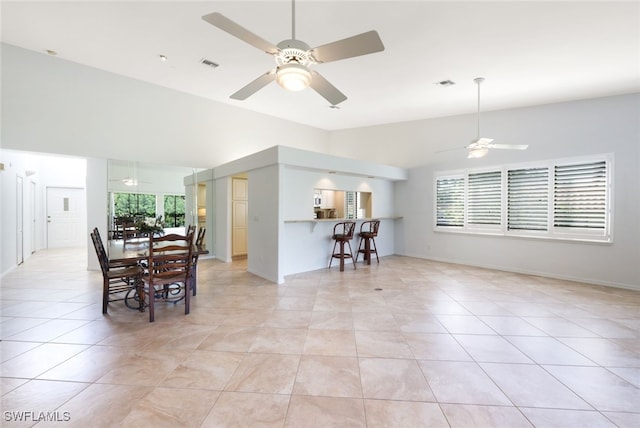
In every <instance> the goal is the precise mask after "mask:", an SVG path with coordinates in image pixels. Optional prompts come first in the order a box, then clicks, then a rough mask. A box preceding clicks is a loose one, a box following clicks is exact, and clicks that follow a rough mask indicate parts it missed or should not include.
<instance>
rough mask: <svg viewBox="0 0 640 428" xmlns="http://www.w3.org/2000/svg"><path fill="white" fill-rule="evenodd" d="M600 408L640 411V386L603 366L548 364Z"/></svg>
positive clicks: (550, 371)
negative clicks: (639, 405)
mask: <svg viewBox="0 0 640 428" xmlns="http://www.w3.org/2000/svg"><path fill="white" fill-rule="evenodd" d="M544 369H545V370H546V371H548V372H549V373H551V374H552V375H553V376H554V377H555V378H556V379H559V380H560V381H561V382H562V383H564V384H565V385H567V386H568V387H569V388H571V390H572V391H574V392H576V393H577V394H578V395H580V396H581V397H582V398H583V399H584V400H586V401H587V402H588V403H589V404H591V405H592V406H593V407H594V408H596V409H597V410H600V411H603V412H636V413H638V412H640V408H639V407H638V404H639V403H640V388H637V387H635V386H633V385H632V384H630V383H629V382H627V381H625V380H623V379H621V378H620V377H619V376H616V375H615V374H613V373H611V372H610V371H608V370H607V369H604V368H602V367H577V366H549V365H547V366H544Z"/></svg>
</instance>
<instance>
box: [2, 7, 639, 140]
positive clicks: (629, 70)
mask: <svg viewBox="0 0 640 428" xmlns="http://www.w3.org/2000/svg"><path fill="white" fill-rule="evenodd" d="M1 7H2V10H1V18H2V40H3V42H5V43H9V44H12V45H16V46H19V47H23V48H26V49H30V50H34V51H38V52H42V53H43V55H46V53H45V52H46V50H47V49H50V50H54V51H56V52H58V55H57V58H61V59H64V60H69V61H74V62H77V63H81V64H85V65H88V66H92V67H95V68H98V69H102V70H107V71H110V72H113V73H117V74H120V75H123V76H128V77H132V78H134V79H139V80H143V81H147V82H151V83H154V84H157V85H160V86H164V87H167V88H172V89H175V90H178V91H183V92H187V93H190V94H194V95H197V96H201V97H205V98H209V99H212V100H215V101H219V102H222V103H226V104H229V105H233V106H237V107H241V108H246V109H249V110H253V111H256V112H261V113H265V114H268V115H272V116H276V117H280V118H284V119H288V120H291V121H295V122H299V123H303V124H308V125H311V126H314V127H318V128H321V129H327V130H335V129H345V128H353V127H361V126H368V125H375V124H381V123H390V122H400V121H408V120H415V119H423V118H431V117H441V116H449V115H455V114H464V113H472V112H475V109H476V87H475V84H474V83H473V79H474V78H475V77H480V76H482V77H485V78H486V81H485V83H484V84H483V85H482V109H483V110H498V109H505V108H514V107H522V106H528V105H538V104H545V103H553V102H560V101H568V100H575V99H584V98H592V97H600V96H607V95H617V94H624V93H632V92H639V91H640V71H639V69H640V3H639V2H637V1H634V2H626V3H615V2H610V1H606V2H575V1H562V2H523V1H510V2H478V1H472V2H454V1H447V2H430V1H410V2H403V1H386V2H383V1H325V0H323V1H305V0H302V1H298V2H296V36H297V38H298V39H300V40H303V41H305V42H306V43H307V44H309V45H310V46H312V47H313V46H319V45H322V44H325V43H329V42H333V41H336V40H339V39H342V38H345V37H349V36H352V35H356V34H359V33H362V32H365V31H369V30H372V29H373V30H377V31H378V33H379V34H380V37H381V39H382V41H383V43H384V45H385V48H386V49H385V51H383V52H380V53H376V54H371V55H367V56H361V57H357V58H351V59H347V60H343V61H337V62H334V63H328V64H318V65H316V66H315V67H314V69H315V70H316V71H318V72H320V73H321V74H322V75H323V76H324V77H325V78H326V79H327V80H329V81H330V82H331V83H333V84H334V85H335V86H336V87H337V88H338V89H340V90H341V91H342V92H343V93H345V94H346V95H347V97H348V99H347V101H345V102H343V103H342V104H340V107H341V108H340V109H339V110H336V109H330V108H328V102H327V101H325V100H324V98H322V97H320V95H318V94H316V93H315V92H314V91H312V90H311V89H307V90H305V91H303V92H298V93H290V92H286V91H284V90H283V89H281V88H280V87H279V86H278V85H277V84H276V83H271V84H270V85H269V86H267V87H266V88H264V89H262V90H261V91H259V92H258V93H256V94H254V95H253V96H251V97H250V98H248V99H247V100H245V101H236V100H231V99H230V98H229V95H231V94H232V93H234V92H235V91H236V90H238V89H240V88H241V87H243V86H244V85H246V84H247V83H249V82H250V81H252V80H253V79H255V78H257V77H258V76H260V75H261V74H263V73H264V72H266V71H267V70H269V69H271V68H273V67H274V62H273V58H272V57H270V56H269V55H267V54H265V53H263V52H261V51H259V50H258V49H256V48H254V47H253V46H250V45H248V44H246V43H244V42H242V41H240V40H238V39H236V38H234V37H232V36H230V35H228V34H227V33H225V32H223V31H221V30H219V29H217V28H215V27H213V26H211V25H210V24H208V23H206V22H205V21H203V20H202V19H201V17H202V16H203V15H206V14H209V13H211V12H221V13H222V14H224V15H225V16H226V17H228V18H229V19H231V20H233V21H235V22H237V23H238V24H240V25H241V26H243V27H245V28H247V29H248V30H250V31H252V32H253V33H255V34H257V35H259V36H261V37H262V38H264V39H266V40H268V41H270V42H272V43H274V44H276V43H278V42H279V41H281V40H284V39H289V38H291V2H289V1H256V2H244V1H217V2H186V1H179V2H167V1H155V2H150V1H142V2H124V1H119V2H97V1H75V2H54V1H44V2H32V1H17V2H11V1H2V4H1ZM161 54H162V55H166V57H167V58H168V61H166V62H161V61H160V60H159V55H161ZM202 58H207V59H209V60H211V61H214V62H216V63H218V64H220V66H219V67H218V68H216V69H212V68H210V67H206V66H204V65H202V64H200V60H201V59H202ZM445 79H451V80H453V81H455V82H456V85H454V86H451V87H440V86H437V85H435V84H434V83H435V82H438V81H441V80H445Z"/></svg>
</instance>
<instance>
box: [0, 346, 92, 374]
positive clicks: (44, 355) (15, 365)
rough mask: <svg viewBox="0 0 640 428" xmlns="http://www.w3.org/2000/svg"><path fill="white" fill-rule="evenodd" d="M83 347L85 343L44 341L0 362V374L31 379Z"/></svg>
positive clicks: (84, 347) (80, 350) (82, 349)
mask: <svg viewBox="0 0 640 428" xmlns="http://www.w3.org/2000/svg"><path fill="white" fill-rule="evenodd" d="M85 349H87V346H86V345H63V344H58V343H44V344H42V345H40V346H38V347H36V348H33V349H31V350H29V351H26V352H24V353H22V354H20V355H18V356H16V357H14V358H11V359H10V360H7V361H5V362H3V363H2V364H0V375H1V376H6V377H9V376H10V377H24V378H31V379H33V378H35V377H37V376H38V375H40V374H42V373H44V372H46V371H47V370H50V369H51V368H53V367H55V366H57V365H58V364H60V363H61V362H63V361H65V360H67V359H68V358H71V357H72V356H73V355H76V354H78V353H80V352H82V351H84V350H85Z"/></svg>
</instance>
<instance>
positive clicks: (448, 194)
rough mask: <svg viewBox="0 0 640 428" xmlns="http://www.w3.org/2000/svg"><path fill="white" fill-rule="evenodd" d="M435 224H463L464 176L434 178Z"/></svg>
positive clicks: (459, 225)
mask: <svg viewBox="0 0 640 428" xmlns="http://www.w3.org/2000/svg"><path fill="white" fill-rule="evenodd" d="M436 225H437V226H458V227H462V226H464V178H463V177H458V178H439V179H437V180H436Z"/></svg>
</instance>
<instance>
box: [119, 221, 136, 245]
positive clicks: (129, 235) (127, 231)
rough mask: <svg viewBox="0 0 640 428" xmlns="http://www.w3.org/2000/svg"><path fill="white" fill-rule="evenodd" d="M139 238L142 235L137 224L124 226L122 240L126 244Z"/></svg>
mask: <svg viewBox="0 0 640 428" xmlns="http://www.w3.org/2000/svg"><path fill="white" fill-rule="evenodd" d="M138 236H140V233H139V230H138V228H137V227H136V224H135V223H133V222H129V223H123V224H122V239H123V241H124V243H125V244H127V243H128V242H130V241H131V240H132V239H133V238H137V237H138Z"/></svg>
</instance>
